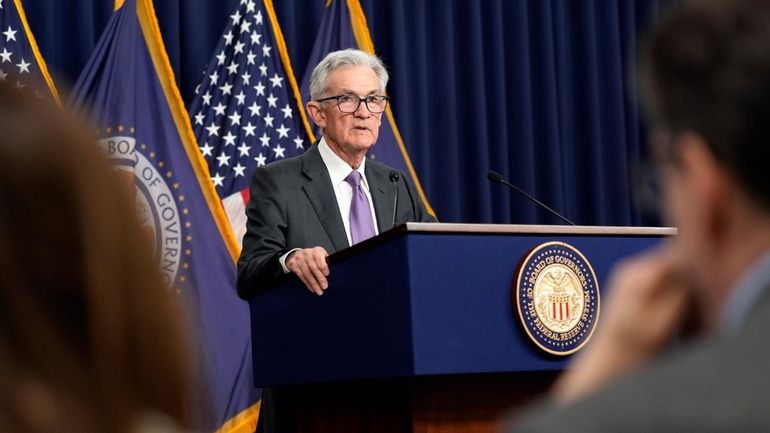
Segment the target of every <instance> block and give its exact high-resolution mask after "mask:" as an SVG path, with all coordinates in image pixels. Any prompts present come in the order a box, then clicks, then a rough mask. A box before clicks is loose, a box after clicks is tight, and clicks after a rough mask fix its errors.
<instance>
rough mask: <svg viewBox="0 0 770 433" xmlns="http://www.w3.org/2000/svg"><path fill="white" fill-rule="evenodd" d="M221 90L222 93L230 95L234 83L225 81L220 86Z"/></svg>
mask: <svg viewBox="0 0 770 433" xmlns="http://www.w3.org/2000/svg"><path fill="white" fill-rule="evenodd" d="M219 90H221V91H222V95H230V94H231V93H232V91H233V85H232V84H230V83H225V84H223V85H221V86H219Z"/></svg>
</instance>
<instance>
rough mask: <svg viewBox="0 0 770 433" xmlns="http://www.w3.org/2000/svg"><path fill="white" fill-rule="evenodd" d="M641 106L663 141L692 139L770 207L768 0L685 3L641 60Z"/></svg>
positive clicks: (648, 45) (655, 36)
mask: <svg viewBox="0 0 770 433" xmlns="http://www.w3.org/2000/svg"><path fill="white" fill-rule="evenodd" d="M641 80H642V81H641V87H642V94H641V96H642V102H643V103H644V105H645V108H646V109H647V112H648V116H649V118H650V120H651V121H652V122H653V123H657V124H658V125H659V126H662V127H663V128H665V129H666V130H667V131H668V132H669V133H671V134H677V133H681V132H688V131H689V132H694V133H696V134H698V135H699V136H701V137H702V138H703V139H704V140H705V141H706V142H707V143H708V145H709V146H710V148H711V150H712V152H713V153H714V155H715V157H716V158H717V159H718V160H719V161H720V162H721V163H722V164H724V166H725V167H727V168H728V169H729V170H730V171H731V172H732V173H733V174H734V176H735V177H736V178H737V179H738V181H739V182H740V183H741V184H742V186H743V187H744V188H745V189H746V191H748V192H749V193H750V194H751V195H753V196H754V197H755V199H757V200H758V201H759V202H760V203H763V204H764V205H765V206H770V182H768V180H767V173H768V169H767V166H766V164H767V161H770V0H721V1H700V2H692V3H689V4H687V5H685V6H683V7H682V8H681V9H680V10H678V11H676V13H673V14H671V15H670V16H669V17H667V18H665V19H663V20H662V22H661V23H660V25H659V26H657V27H656V29H655V30H654V31H653V34H652V35H651V36H650V38H649V39H648V40H647V42H646V44H645V46H644V47H643V50H642V55H641Z"/></svg>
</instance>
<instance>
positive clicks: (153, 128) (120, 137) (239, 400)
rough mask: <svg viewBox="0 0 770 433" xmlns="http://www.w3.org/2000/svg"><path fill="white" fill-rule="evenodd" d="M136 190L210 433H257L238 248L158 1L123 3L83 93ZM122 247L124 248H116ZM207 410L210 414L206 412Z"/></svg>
mask: <svg viewBox="0 0 770 433" xmlns="http://www.w3.org/2000/svg"><path fill="white" fill-rule="evenodd" d="M72 105H73V106H74V107H75V108H76V109H80V110H88V111H89V113H90V116H91V118H92V119H93V120H94V121H95V122H96V123H97V128H98V131H99V134H100V137H101V140H100V143H101V146H102V147H103V149H104V151H105V152H106V153H107V154H108V155H109V156H110V157H111V158H112V159H113V161H114V163H115V165H116V166H117V168H118V170H120V172H121V175H122V176H124V178H125V179H126V182H127V184H128V185H130V186H131V187H132V188H135V190H136V200H137V206H138V208H139V213H140V217H141V218H142V220H143V223H144V227H145V231H144V232H143V233H137V236H147V238H148V241H149V242H150V243H151V244H152V245H153V246H154V249H155V256H156V258H157V260H158V262H159V263H160V266H161V269H162V272H163V276H164V278H165V280H166V283H167V284H168V286H169V288H170V290H173V291H174V292H176V293H178V294H179V297H180V300H184V301H187V302H186V304H187V305H188V306H189V308H190V315H191V316H192V318H193V320H194V322H195V323H194V325H195V326H194V328H195V329H193V330H192V332H195V337H196V338H195V340H196V341H197V342H200V345H201V348H200V351H201V354H202V357H203V362H204V371H203V372H202V374H201V376H202V377H203V378H204V380H205V382H206V385H207V389H206V390H205V393H204V394H205V397H206V398H207V401H208V402H209V403H210V404H209V406H210V410H211V416H207V417H205V418H206V419H203V420H201V422H200V424H201V425H200V430H201V431H214V430H216V429H220V431H228V432H247V431H248V432H252V431H254V427H255V425H256V419H257V415H258V412H259V404H258V401H259V394H258V391H257V390H255V389H254V388H253V385H252V383H253V381H252V370H251V365H252V363H251V342H250V331H249V329H250V327H249V311H248V305H247V304H246V303H245V302H244V301H242V300H240V299H239V298H238V297H237V295H236V292H235V276H236V271H235V259H236V258H237V254H238V246H237V244H236V242H235V239H234V238H233V235H232V232H231V231H230V227H229V224H228V223H227V219H226V217H225V215H224V213H223V212H222V209H221V205H220V203H219V200H218V197H217V195H216V191H214V188H213V185H212V184H211V180H210V177H209V172H208V169H207V167H206V163H205V161H204V160H203V158H202V157H201V154H200V151H199V150H198V146H197V144H196V142H195V137H194V135H193V132H192V128H191V125H190V121H189V118H188V116H187V111H186V110H185V108H184V105H183V103H182V100H181V97H180V94H179V91H178V89H177V87H176V83H175V80H174V76H173V72H172V70H171V67H170V64H169V62H168V57H167V54H166V51H165V48H164V46H163V41H162V38H161V35H160V29H159V27H158V23H157V20H156V17H155V12H154V9H153V4H152V1H151V0H125V2H123V1H122V0H121V1H119V2H118V4H116V9H115V12H114V13H113V16H112V18H111V19H110V21H109V23H108V25H107V28H106V30H105V31H104V34H103V35H102V37H101V39H100V41H99V43H98V45H97V47H96V50H95V52H94V54H93V55H92V57H91V59H90V60H89V63H88V65H87V66H86V68H85V70H84V71H83V73H82V74H81V76H80V79H79V81H78V83H77V85H76V89H75V90H74V92H73V99H72ZM115 247H116V248H120V246H119V245H116V246H115ZM205 412H206V411H203V413H205Z"/></svg>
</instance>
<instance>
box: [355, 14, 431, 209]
mask: <svg viewBox="0 0 770 433" xmlns="http://www.w3.org/2000/svg"><path fill="white" fill-rule="evenodd" d="M346 1H347V5H348V10H349V11H350V24H351V25H352V27H353V35H354V36H355V38H356V43H357V44H358V48H360V49H361V50H362V51H366V52H367V53H369V54H374V42H373V41H372V36H371V34H370V33H369V26H368V25H367V24H366V16H365V15H364V10H363V8H362V7H361V2H360V1H359V0H346ZM385 114H386V115H387V117H388V122H390V127H391V129H392V130H393V136H395V137H396V142H398V148H399V150H400V151H401V155H402V156H403V157H404V162H405V163H406V167H407V169H408V170H409V174H410V175H411V176H412V181H414V186H415V188H417V194H418V195H419V196H420V199H421V200H422V202H423V204H424V205H425V210H427V211H428V213H429V214H431V215H432V216H433V217H434V218H437V217H436V212H435V211H434V210H433V208H432V207H431V205H430V203H429V202H428V197H427V196H426V195H425V191H423V189H422V184H420V179H419V178H418V177H417V172H416V171H415V170H414V166H413V165H412V160H411V159H410V158H409V153H408V152H407V151H406V146H404V140H403V138H401V132H400V131H399V130H398V126H397V125H396V119H395V117H393V111H392V110H391V108H390V104H388V107H387V108H386V109H385ZM437 219H438V218H437Z"/></svg>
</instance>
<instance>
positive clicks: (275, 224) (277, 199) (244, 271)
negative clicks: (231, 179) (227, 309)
mask: <svg viewBox="0 0 770 433" xmlns="http://www.w3.org/2000/svg"><path fill="white" fill-rule="evenodd" d="M246 218H247V220H246V234H245V235H244V237H243V249H242V250H241V256H240V258H239V259H238V280H237V288H238V295H239V296H240V297H241V298H244V299H248V298H250V297H252V296H254V295H257V294H260V293H264V292H266V291H268V290H270V289H271V288H272V287H273V286H274V285H275V283H276V281H277V280H278V278H279V277H281V276H282V275H284V272H283V269H282V268H281V264H280V263H279V261H278V259H279V257H280V256H281V255H283V254H284V253H285V252H287V251H288V249H287V248H286V228H287V218H286V203H285V199H284V195H283V194H281V188H280V186H279V184H278V182H276V180H275V177H274V176H273V174H272V173H271V172H270V171H269V170H268V169H266V168H265V167H259V168H257V169H256V170H255V171H254V174H253V175H252V177H251V185H250V186H249V203H248V204H247V206H246Z"/></svg>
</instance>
